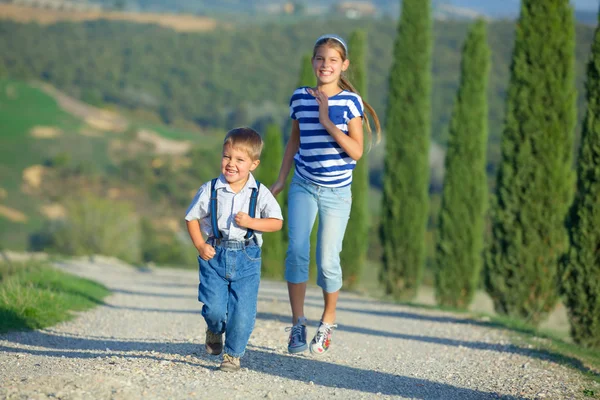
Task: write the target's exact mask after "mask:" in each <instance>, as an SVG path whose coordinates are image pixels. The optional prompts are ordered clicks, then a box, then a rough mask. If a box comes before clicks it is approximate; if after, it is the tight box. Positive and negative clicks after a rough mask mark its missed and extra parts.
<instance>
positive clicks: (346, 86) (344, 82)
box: [338, 74, 381, 144]
mask: <svg viewBox="0 0 600 400" xmlns="http://www.w3.org/2000/svg"><path fill="white" fill-rule="evenodd" d="M338 86H339V87H340V89H343V90H347V91H349V92H352V93H356V94H358V95H360V93H358V91H357V90H356V89H355V88H354V86H352V84H351V83H350V81H349V80H348V78H346V77H345V76H344V74H342V75H341V76H340V82H339V84H338ZM363 105H364V106H365V110H366V111H367V112H368V113H369V114H370V115H371V118H372V119H373V122H374V123H375V132H376V133H377V140H376V142H375V143H376V144H377V143H379V141H380V140H381V123H380V122H379V117H378V116H377V113H376V112H375V109H374V108H373V107H371V105H370V104H369V103H367V102H366V101H364V99H363ZM364 120H365V123H366V125H367V132H368V133H369V143H372V142H373V134H372V132H373V131H372V129H371V124H370V123H369V118H367V116H366V115H365V118H364Z"/></svg>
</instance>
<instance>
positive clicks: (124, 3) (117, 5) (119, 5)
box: [113, 0, 127, 11]
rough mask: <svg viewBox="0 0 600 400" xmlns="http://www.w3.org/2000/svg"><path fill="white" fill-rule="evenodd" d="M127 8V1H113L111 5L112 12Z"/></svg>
mask: <svg viewBox="0 0 600 400" xmlns="http://www.w3.org/2000/svg"><path fill="white" fill-rule="evenodd" d="M126 6H127V0H115V2H114V3H113V10H115V11H123V10H125V7H126Z"/></svg>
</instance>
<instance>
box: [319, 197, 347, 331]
mask: <svg viewBox="0 0 600 400" xmlns="http://www.w3.org/2000/svg"><path fill="white" fill-rule="evenodd" d="M351 205H352V194H351V191H350V187H349V186H348V187H344V188H331V189H329V188H326V189H324V190H323V191H322V192H321V193H320V196H319V232H318V234H317V267H318V270H319V271H318V277H317V284H318V285H319V286H320V287H321V288H322V289H323V299H324V303H325V307H324V310H323V315H322V317H321V321H322V322H324V323H328V324H333V323H334V322H335V310H336V307H337V300H338V295H339V290H340V288H341V287H342V267H341V265H340V252H341V251H342V242H343V240H344V234H345V232H346V226H347V225H348V218H349V217H350V208H351Z"/></svg>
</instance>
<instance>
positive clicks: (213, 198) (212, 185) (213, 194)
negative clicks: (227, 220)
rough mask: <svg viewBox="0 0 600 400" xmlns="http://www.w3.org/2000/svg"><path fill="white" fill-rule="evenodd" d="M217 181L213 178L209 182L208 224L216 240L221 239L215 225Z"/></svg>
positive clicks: (217, 227) (217, 226)
mask: <svg viewBox="0 0 600 400" xmlns="http://www.w3.org/2000/svg"><path fill="white" fill-rule="evenodd" d="M217 179H218V178H215V179H213V180H212V181H210V223H211V224H212V231H213V236H214V237H215V238H217V239H221V238H222V237H223V235H222V234H221V231H220V230H219V225H218V224H217V203H218V202H217V189H216V185H217Z"/></svg>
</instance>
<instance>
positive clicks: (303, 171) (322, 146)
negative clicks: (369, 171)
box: [290, 87, 363, 187]
mask: <svg viewBox="0 0 600 400" xmlns="http://www.w3.org/2000/svg"><path fill="white" fill-rule="evenodd" d="M307 89H308V87H301V88H298V89H296V90H295V91H294V94H293V95H292V98H291V99H290V117H292V119H296V120H298V122H299V125H300V148H299V149H298V153H296V155H295V156H294V160H295V161H296V173H297V174H298V175H300V176H301V177H302V178H304V179H306V180H308V181H310V182H314V183H316V184H318V185H321V186H327V187H342V186H347V185H349V184H351V183H352V170H353V169H354V167H355V166H356V161H355V160H353V159H352V158H351V157H350V156H349V155H348V154H346V152H345V151H344V150H343V149H342V148H341V146H340V145H339V144H338V143H337V142H336V141H335V139H334V138H333V137H332V136H331V135H330V134H329V132H327V130H325V128H324V127H323V125H321V123H320V122H319V104H318V103H317V100H316V99H315V98H314V96H312V95H311V94H309V93H308V92H307ZM362 116H363V102H362V99H361V98H360V96H359V95H358V94H356V93H352V92H349V91H347V90H343V91H341V92H340V93H338V94H336V95H335V96H331V97H330V98H329V118H330V119H331V122H333V123H334V124H335V126H337V127H338V128H339V129H340V130H341V131H342V132H344V133H345V134H346V135H347V134H348V122H349V121H350V120H351V119H353V118H356V117H362Z"/></svg>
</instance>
